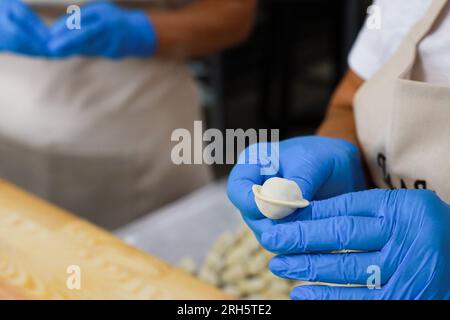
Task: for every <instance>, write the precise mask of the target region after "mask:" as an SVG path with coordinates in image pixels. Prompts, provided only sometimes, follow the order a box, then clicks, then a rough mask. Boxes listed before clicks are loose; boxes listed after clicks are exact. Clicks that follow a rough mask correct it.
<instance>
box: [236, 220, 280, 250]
mask: <svg viewBox="0 0 450 320" xmlns="http://www.w3.org/2000/svg"><path fill="white" fill-rule="evenodd" d="M242 218H243V219H244V221H245V223H246V224H247V225H248V226H249V228H250V229H251V230H252V231H253V233H254V235H255V237H256V239H257V240H258V242H259V243H261V235H262V234H263V232H264V231H265V230H267V229H269V228H271V227H272V226H273V225H274V224H276V221H273V220H271V219H268V218H263V219H249V218H247V217H245V216H243V217H242Z"/></svg>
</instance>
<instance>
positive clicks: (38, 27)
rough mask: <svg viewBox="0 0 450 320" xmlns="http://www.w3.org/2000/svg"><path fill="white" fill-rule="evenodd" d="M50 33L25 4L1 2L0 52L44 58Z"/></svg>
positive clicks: (14, 0) (9, 1)
mask: <svg viewBox="0 0 450 320" xmlns="http://www.w3.org/2000/svg"><path fill="white" fill-rule="evenodd" d="M48 36H49V31H48V28H47V26H46V25H45V24H44V22H43V21H42V20H41V19H40V18H39V17H38V16H37V15H36V14H35V13H34V12H33V11H32V10H31V9H30V8H29V7H28V6H27V5H26V4H24V3H23V2H21V1H17V0H0V52H2V51H3V52H12V53H16V54H21V55H30V56H44V55H46V54H47V40H48Z"/></svg>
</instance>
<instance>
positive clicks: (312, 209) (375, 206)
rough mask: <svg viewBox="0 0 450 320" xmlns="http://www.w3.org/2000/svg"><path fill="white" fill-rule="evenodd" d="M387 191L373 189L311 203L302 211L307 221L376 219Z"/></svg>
mask: <svg viewBox="0 0 450 320" xmlns="http://www.w3.org/2000/svg"><path fill="white" fill-rule="evenodd" d="M387 192H388V190H384V189H374V190H368V191H360V192H353V193H347V194H343V195H340V196H337V197H334V198H330V199H327V200H320V201H313V202H311V205H310V206H309V207H307V208H305V209H303V212H302V215H303V216H304V218H305V219H307V220H320V219H327V218H331V217H338V216H362V217H377V216H379V215H380V213H379V208H380V205H381V203H382V202H383V200H384V199H385V197H386V194H387Z"/></svg>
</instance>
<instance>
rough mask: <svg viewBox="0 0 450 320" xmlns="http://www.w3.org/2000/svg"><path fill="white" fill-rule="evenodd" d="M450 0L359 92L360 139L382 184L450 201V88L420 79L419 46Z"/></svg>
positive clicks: (435, 5)
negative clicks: (423, 190) (423, 191)
mask: <svg viewBox="0 0 450 320" xmlns="http://www.w3.org/2000/svg"><path fill="white" fill-rule="evenodd" d="M447 4H448V1H447V0H433V1H432V4H431V6H430V8H429V10H428V12H427V13H426V14H425V16H424V18H423V19H422V20H421V21H419V22H418V23H417V24H416V25H415V26H414V27H413V28H412V30H411V31H410V33H409V34H408V35H407V37H406V38H405V40H404V42H403V44H402V45H401V46H400V48H399V49H398V51H397V52H396V53H395V54H394V55H393V57H392V58H391V59H390V60H389V61H388V62H387V63H386V64H385V65H384V66H383V67H382V68H381V70H379V72H378V73H376V74H375V76H374V77H373V78H371V79H370V80H368V81H367V82H366V83H365V84H364V85H363V86H362V87H361V89H360V90H359V91H358V93H357V94H356V97H355V101H354V106H355V107H354V108H355V118H356V125H357V133H358V139H359V142H360V143H361V146H362V150H363V153H364V156H365V158H366V161H367V163H368V166H369V168H370V172H371V175H372V178H373V180H374V182H375V184H376V185H377V187H381V188H416V189H419V188H427V189H431V190H434V191H436V192H437V193H438V194H439V195H440V196H441V198H442V199H444V200H445V201H447V202H450V182H449V178H450V87H448V86H443V85H442V86H439V85H432V84H429V83H424V82H420V81H418V80H416V79H418V78H419V77H418V76H417V73H418V71H416V70H418V69H417V68H416V65H417V62H418V59H419V58H420V57H418V45H419V44H420V42H421V40H422V39H423V38H424V37H426V35H427V34H428V33H429V32H431V30H432V27H433V26H434V23H435V22H436V21H437V19H438V17H439V14H440V13H441V12H442V10H443V8H444V7H445V6H446V5H447Z"/></svg>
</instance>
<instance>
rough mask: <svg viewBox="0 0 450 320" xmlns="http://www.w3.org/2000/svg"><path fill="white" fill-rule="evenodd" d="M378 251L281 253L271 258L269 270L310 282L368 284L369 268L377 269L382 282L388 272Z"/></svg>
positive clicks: (382, 282) (276, 273)
mask: <svg viewBox="0 0 450 320" xmlns="http://www.w3.org/2000/svg"><path fill="white" fill-rule="evenodd" d="M380 255H381V254H380V252H359V253H336V254H331V253H326V254H299V255H280V256H276V257H274V258H272V260H271V261H270V263H269V269H270V270H271V271H272V273H274V274H275V275H277V276H279V277H282V278H287V279H293V280H303V281H312V282H329V283H336V284H367V281H368V279H369V277H370V276H371V275H372V274H373V271H372V268H373V267H374V266H377V267H378V268H379V270H380V283H381V284H384V283H386V281H387V278H388V277H389V276H390V274H391V272H390V271H389V270H383V269H384V265H383V264H382V259H381V258H380Z"/></svg>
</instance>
